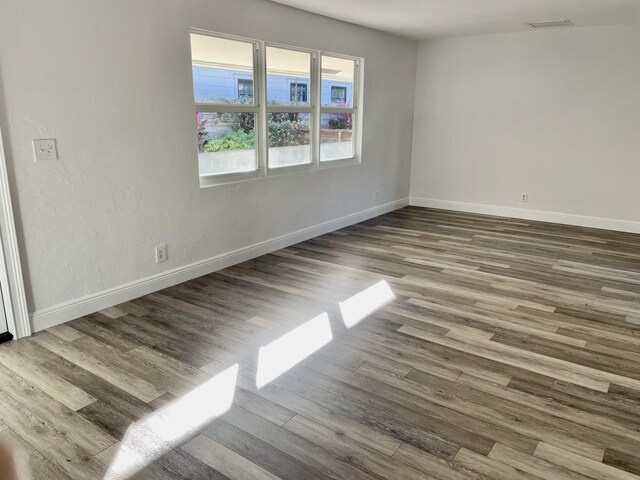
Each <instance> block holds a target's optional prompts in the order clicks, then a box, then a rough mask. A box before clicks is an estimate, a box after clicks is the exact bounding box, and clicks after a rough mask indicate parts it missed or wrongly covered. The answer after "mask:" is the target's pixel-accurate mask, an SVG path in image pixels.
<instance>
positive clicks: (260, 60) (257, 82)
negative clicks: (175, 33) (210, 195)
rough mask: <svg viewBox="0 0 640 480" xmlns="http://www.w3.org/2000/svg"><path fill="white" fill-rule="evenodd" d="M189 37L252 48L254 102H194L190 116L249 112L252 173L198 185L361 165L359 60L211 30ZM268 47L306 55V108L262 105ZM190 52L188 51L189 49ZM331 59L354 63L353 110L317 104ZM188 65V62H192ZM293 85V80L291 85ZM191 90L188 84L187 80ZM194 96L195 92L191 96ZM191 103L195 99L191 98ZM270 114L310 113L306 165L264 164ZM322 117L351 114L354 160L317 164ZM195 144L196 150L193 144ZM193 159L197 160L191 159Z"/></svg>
mask: <svg viewBox="0 0 640 480" xmlns="http://www.w3.org/2000/svg"><path fill="white" fill-rule="evenodd" d="M190 33H192V34H197V35H206V36H210V37H215V38H223V39H227V40H235V41H239V42H245V43H250V44H252V45H253V104H215V103H206V104H202V103H200V104H195V112H196V113H198V112H216V113H227V112H229V113H254V114H255V115H256V121H255V138H256V145H255V152H256V169H255V170H251V171H248V172H230V173H222V174H214V175H211V174H210V175H199V179H200V182H199V183H200V186H201V187H209V186H216V185H224V184H231V183H238V182H244V181H249V180H256V179H259V178H264V177H269V176H279V175H286V174H295V173H301V172H310V171H316V170H325V169H328V168H335V167H340V166H352V165H359V164H361V147H362V132H361V130H362V129H361V127H360V126H361V125H362V105H361V103H360V98H361V92H362V88H363V84H362V78H363V76H362V67H363V63H364V59H363V58H359V57H354V56H351V55H345V54H336V53H332V52H325V51H322V50H317V49H308V48H303V47H296V46H292V45H285V44H280V43H273V42H267V41H261V40H256V39H251V38H246V37H239V36H236V35H229V34H224V33H218V32H211V31H207V30H201V29H196V28H192V29H191V30H190ZM267 47H274V48H280V49H285V50H292V51H299V52H304V53H309V54H310V79H309V85H308V87H307V88H308V90H307V96H308V99H309V104H308V105H278V106H269V105H268V103H267V65H266V62H267V53H266V52H267ZM190 54H192V51H191V49H190ZM323 55H324V56H330V57H336V58H344V59H348V60H352V61H353V62H354V77H353V87H352V88H353V93H352V98H353V101H352V106H351V107H349V108H344V107H323V106H322V56H323ZM191 60H192V61H191V65H193V59H191ZM291 83H297V82H291ZM192 88H193V82H192ZM192 93H194V92H192ZM192 98H194V99H195V95H192ZM269 113H307V114H309V130H310V133H309V141H310V145H309V148H310V150H311V161H310V162H309V163H306V164H298V165H288V166H282V167H270V166H269V146H268V122H267V120H268V114H269ZM323 113H351V114H352V115H353V116H352V122H353V133H352V138H353V156H351V157H349V158H341V159H336V160H324V161H322V160H321V157H320V152H321V143H320V130H321V118H322V114H323ZM194 143H195V144H196V152H198V150H197V141H196V142H194ZM197 158H198V157H197V156H196V159H197Z"/></svg>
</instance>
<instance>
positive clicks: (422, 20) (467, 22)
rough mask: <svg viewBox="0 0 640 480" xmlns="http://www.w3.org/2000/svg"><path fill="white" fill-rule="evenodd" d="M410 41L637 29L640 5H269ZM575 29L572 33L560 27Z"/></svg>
mask: <svg viewBox="0 0 640 480" xmlns="http://www.w3.org/2000/svg"><path fill="white" fill-rule="evenodd" d="M272 1H275V2H277V3H281V4H284V5H289V6H292V7H296V8H299V9H301V10H307V11H309V12H313V13H318V14H320V15H325V16H327V17H332V18H336V19H338V20H344V21H346V22H351V23H355V24H358V25H363V26H366V27H371V28H375V29H378V30H383V31H386V32H390V33H394V34H396V35H401V36H404V37H409V38H414V39H419V40H422V39H428V38H436V37H451V36H464V35H481V34H488V33H507V32H518V31H524V30H528V29H531V27H529V26H527V25H525V23H526V22H537V21H545V20H560V19H565V18H568V19H570V20H571V21H572V22H573V23H574V24H575V25H576V26H578V27H581V26H596V25H623V24H632V23H640V0H272ZM562 28H575V27H562Z"/></svg>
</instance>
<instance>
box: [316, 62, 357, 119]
mask: <svg viewBox="0 0 640 480" xmlns="http://www.w3.org/2000/svg"><path fill="white" fill-rule="evenodd" d="M355 67H356V63H355V61H354V60H349V59H345V58H337V57H329V56H327V55H323V56H322V100H321V101H322V105H323V106H325V107H352V106H353V79H354V72H355Z"/></svg>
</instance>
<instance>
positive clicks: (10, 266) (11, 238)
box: [0, 127, 31, 338]
mask: <svg viewBox="0 0 640 480" xmlns="http://www.w3.org/2000/svg"><path fill="white" fill-rule="evenodd" d="M0 237H1V238H0V288H2V297H3V299H4V309H5V312H6V317H7V325H8V327H9V332H10V333H11V334H12V335H13V336H14V338H20V337H27V336H29V335H31V323H30V322H29V311H28V309H27V299H26V295H25V290H24V279H23V277H22V264H21V262H20V252H19V249H18V237H17V234H16V224H15V220H14V217H13V206H12V203H11V194H10V191H9V176H8V174H7V161H6V156H5V149H4V143H3V141H2V129H1V127H0Z"/></svg>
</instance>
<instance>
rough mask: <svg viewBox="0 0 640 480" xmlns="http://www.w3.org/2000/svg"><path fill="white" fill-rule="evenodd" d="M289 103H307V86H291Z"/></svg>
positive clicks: (298, 84)
mask: <svg viewBox="0 0 640 480" xmlns="http://www.w3.org/2000/svg"><path fill="white" fill-rule="evenodd" d="M291 103H307V84H306V83H292V84H291Z"/></svg>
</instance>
